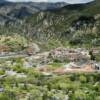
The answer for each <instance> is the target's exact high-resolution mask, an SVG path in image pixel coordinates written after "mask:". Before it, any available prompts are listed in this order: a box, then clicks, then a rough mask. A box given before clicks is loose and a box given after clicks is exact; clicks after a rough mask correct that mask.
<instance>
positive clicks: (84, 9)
mask: <svg viewBox="0 0 100 100" xmlns="http://www.w3.org/2000/svg"><path fill="white" fill-rule="evenodd" d="M99 9H100V1H99V0H96V1H94V2H91V3H87V4H75V5H67V6H65V7H62V8H59V9H55V10H54V9H53V10H50V9H49V10H45V11H38V12H34V13H33V14H32V15H31V16H28V17H26V18H25V17H24V18H22V19H20V17H19V13H18V11H16V10H14V13H11V14H9V16H10V17H11V16H14V15H13V14H15V13H16V16H17V18H18V19H17V20H16V18H15V17H16V16H14V18H15V19H13V20H14V21H9V20H8V21H7V22H6V24H5V25H4V26H3V25H1V28H0V30H1V31H0V33H6V34H13V33H19V34H22V35H24V36H27V37H30V38H32V39H34V41H39V42H40V43H44V44H45V43H48V42H49V43H50V44H51V45H57V42H61V43H59V44H69V45H70V44H71V45H80V46H82V45H90V44H92V45H98V44H100V28H99V27H100V11H99ZM23 10H25V8H24V9H23V8H22V11H21V12H20V13H22V12H23ZM29 11H31V10H29ZM26 13H27V11H26ZM26 13H25V14H26ZM28 14H30V13H28ZM20 15H21V14H20ZM22 15H24V14H22ZM10 17H8V18H10ZM11 18H12V17H11ZM15 20H16V21H15ZM3 28H4V29H3ZM56 41H57V42H56Z"/></svg>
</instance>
